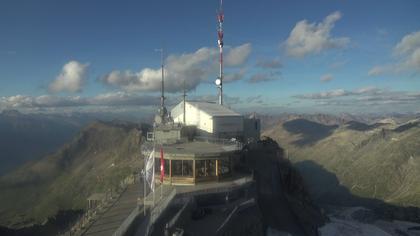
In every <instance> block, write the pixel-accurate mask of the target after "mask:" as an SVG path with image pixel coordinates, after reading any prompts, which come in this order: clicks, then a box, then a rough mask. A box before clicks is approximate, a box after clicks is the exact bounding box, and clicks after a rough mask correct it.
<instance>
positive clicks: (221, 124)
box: [213, 116, 244, 138]
mask: <svg viewBox="0 0 420 236" xmlns="http://www.w3.org/2000/svg"><path fill="white" fill-rule="evenodd" d="M213 127H214V129H213V133H214V134H215V135H216V136H218V137H225V138H228V137H231V138H233V137H237V136H240V135H241V134H242V133H243V127H244V124H243V117H242V116H219V117H213Z"/></svg>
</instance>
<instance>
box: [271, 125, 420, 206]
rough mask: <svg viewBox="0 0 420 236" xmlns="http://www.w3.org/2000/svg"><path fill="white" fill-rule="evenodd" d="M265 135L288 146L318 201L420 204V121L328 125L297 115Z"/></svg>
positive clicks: (288, 150) (290, 157) (400, 204)
mask: <svg viewBox="0 0 420 236" xmlns="http://www.w3.org/2000/svg"><path fill="white" fill-rule="evenodd" d="M264 135H266V136H269V137H272V138H273V139H275V140H276V141H277V142H278V143H279V144H280V145H281V146H282V147H284V148H285V149H286V152H287V156H288V157H289V159H290V160H291V161H292V162H293V163H294V164H295V166H297V167H298V168H299V169H300V171H301V173H302V174H303V176H304V178H305V180H306V182H307V184H308V187H309V190H310V192H311V193H312V194H313V196H314V197H315V199H317V200H321V201H324V202H327V203H331V202H332V201H338V200H342V202H341V203H343V202H346V201H347V200H349V199H350V197H349V196H356V197H362V198H368V199H378V200H381V201H384V202H385V203H391V204H395V205H398V206H416V207H420V184H419V183H420V168H419V167H420V121H419V120H411V121H409V122H406V123H403V124H400V125H397V124H395V123H393V122H389V123H387V122H382V123H376V124H370V125H368V124H364V123H361V122H355V121H352V122H347V123H345V124H344V125H325V124H320V123H317V122H313V121H309V120H306V119H299V118H298V119H291V120H287V121H283V122H280V123H278V124H277V125H275V126H272V127H271V128H269V129H267V130H266V131H265V132H264ZM337 196H340V197H339V198H337ZM345 196H347V199H345V198H346V197H345Z"/></svg>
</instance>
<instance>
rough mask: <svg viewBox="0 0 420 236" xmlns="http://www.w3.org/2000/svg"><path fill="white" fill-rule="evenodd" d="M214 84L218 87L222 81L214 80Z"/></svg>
mask: <svg viewBox="0 0 420 236" xmlns="http://www.w3.org/2000/svg"><path fill="white" fill-rule="evenodd" d="M214 82H215V83H216V85H217V86H220V85H221V84H222V81H221V80H220V79H216V81H214Z"/></svg>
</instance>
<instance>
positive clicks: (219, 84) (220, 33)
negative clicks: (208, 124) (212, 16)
mask: <svg viewBox="0 0 420 236" xmlns="http://www.w3.org/2000/svg"><path fill="white" fill-rule="evenodd" d="M224 18H225V15H224V12H223V0H220V6H219V10H218V11H217V22H218V26H217V37H218V39H217V44H218V45H219V53H220V59H219V76H218V78H217V79H216V82H215V83H216V86H217V88H218V89H219V105H223V21H224Z"/></svg>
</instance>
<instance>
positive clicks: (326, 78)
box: [319, 74, 334, 82]
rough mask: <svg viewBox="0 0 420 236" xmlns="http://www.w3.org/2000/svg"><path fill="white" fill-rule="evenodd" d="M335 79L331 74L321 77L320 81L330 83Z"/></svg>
mask: <svg viewBox="0 0 420 236" xmlns="http://www.w3.org/2000/svg"><path fill="white" fill-rule="evenodd" d="M333 79H334V77H333V76H332V75H331V74H326V75H323V76H321V78H320V79H319V80H320V81H321V82H329V81H331V80H333Z"/></svg>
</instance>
